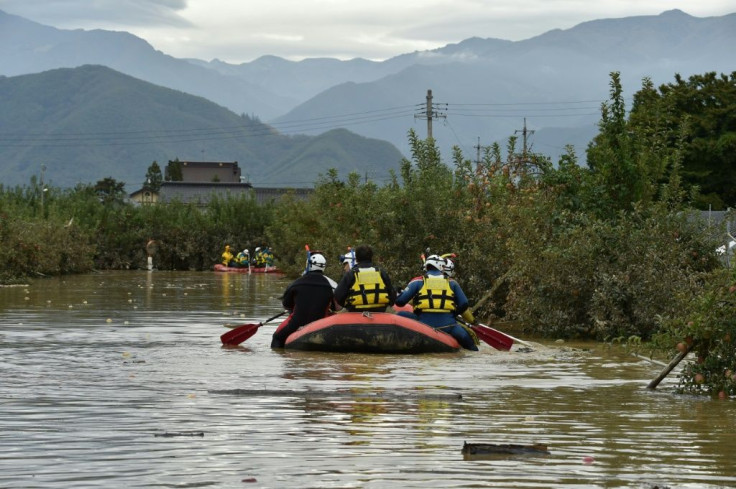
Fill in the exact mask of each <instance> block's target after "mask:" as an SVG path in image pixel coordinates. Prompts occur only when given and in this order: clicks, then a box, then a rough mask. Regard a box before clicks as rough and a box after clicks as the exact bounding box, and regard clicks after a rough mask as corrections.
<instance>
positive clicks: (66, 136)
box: [0, 90, 600, 147]
mask: <svg viewBox="0 0 736 489" xmlns="http://www.w3.org/2000/svg"><path fill="white" fill-rule="evenodd" d="M593 102H600V101H595V100H580V101H565V102H515V103H497V104H489V103H475V104H471V103H464V104H434V103H433V102H432V94H431V90H428V93H427V101H426V103H425V104H413V105H404V106H394V107H387V108H383V109H374V110H368V111H362V112H349V113H338V114H331V115H323V116H319V117H313V118H304V119H294V120H285V121H279V122H277V123H272V124H261V123H259V122H250V123H248V124H242V125H233V126H222V127H201V128H187V129H150V130H146V129H136V130H130V131H98V132H84V133H80V132H72V133H63V132H58V133H13V132H0V141H1V142H3V145H4V146H5V147H26V146H28V145H30V144H35V145H38V146H47V147H48V146H52V147H65V146H78V145H79V144H86V145H88V146H103V145H116V146H126V145H145V144H160V143H164V142H166V143H187V142H202V141H217V140H225V139H238V138H262V137H268V136H276V135H278V134H284V135H288V134H301V133H304V132H309V131H316V130H324V129H335V128H339V127H345V126H351V125H360V124H370V123H376V122H382V121H386V120H391V119H408V118H409V117H413V118H414V120H416V119H418V118H422V119H426V120H427V125H428V136H429V137H432V134H431V132H432V127H431V124H432V121H433V120H434V119H439V118H442V119H446V118H447V116H448V115H450V116H455V117H477V118H487V119H494V118H508V117H513V118H518V117H520V116H522V115H524V116H525V117H533V118H548V117H580V116H588V115H597V114H599V112H583V111H586V110H587V111H592V110H593V107H592V106H590V105H584V104H591V103H593ZM581 105H582V106H581ZM530 108H534V112H535V113H533V114H529V109H530ZM417 109H419V112H416V110H417ZM536 112H542V113H536ZM254 126H256V127H255V128H254Z"/></svg>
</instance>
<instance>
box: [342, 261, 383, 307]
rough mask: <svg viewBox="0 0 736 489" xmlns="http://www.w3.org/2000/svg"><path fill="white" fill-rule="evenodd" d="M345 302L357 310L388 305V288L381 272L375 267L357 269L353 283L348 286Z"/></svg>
mask: <svg viewBox="0 0 736 489" xmlns="http://www.w3.org/2000/svg"><path fill="white" fill-rule="evenodd" d="M345 303H346V305H348V306H352V307H354V308H355V309H357V310H360V309H372V308H375V307H378V306H388V304H389V299H388V290H387V289H386V284H385V283H384V282H383V278H381V272H380V271H379V270H376V269H375V268H359V269H357V270H356V271H355V283H353V286H352V287H350V292H348V297H347V299H346V300H345Z"/></svg>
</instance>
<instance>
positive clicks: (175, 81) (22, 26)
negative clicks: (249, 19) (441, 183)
mask: <svg viewBox="0 0 736 489" xmlns="http://www.w3.org/2000/svg"><path fill="white" fill-rule="evenodd" d="M482 34H483V33H479V36H480V35H482ZM734 45H736V14H730V15H726V16H722V17H710V18H696V17H692V16H690V15H688V14H686V13H684V12H682V11H679V10H672V11H668V12H664V13H662V14H660V15H658V16H642V17H627V18H622V19H604V20H596V21H591V22H586V23H583V24H579V25H577V26H575V27H573V28H571V29H567V30H553V31H549V32H547V33H545V34H542V35H540V36H537V37H534V38H531V39H527V40H524V41H518V42H511V41H505V40H500V39H493V38H482V37H475V38H471V39H467V40H465V41H463V42H460V43H458V44H451V45H448V46H445V47H443V48H440V49H436V50H432V51H422V52H414V53H408V54H404V55H401V56H397V57H395V58H391V59H389V60H386V61H383V62H373V61H367V60H363V59H354V60H350V61H340V60H335V59H307V60H304V61H300V62H291V61H287V60H284V59H281V58H277V57H273V56H264V57H262V58H259V59H257V60H255V61H253V62H250V63H243V64H240V65H232V64H228V63H224V62H222V61H218V60H212V61H208V62H207V61H202V60H192V59H176V58H173V57H171V56H168V55H166V54H164V53H161V52H159V51H156V50H154V49H153V48H152V47H151V46H150V45H149V44H148V43H146V42H145V41H143V40H141V39H139V38H137V37H135V36H133V35H131V34H128V33H121V32H110V31H103V30H93V31H83V30H74V31H69V30H60V29H56V28H54V27H49V26H44V25H41V24H37V23H35V22H31V21H29V20H26V19H23V18H21V17H17V16H13V15H9V14H6V13H4V12H2V11H0V74H2V75H5V76H7V77H11V78H5V79H0V101H2V104H3V105H2V107H3V111H2V112H4V113H3V114H0V138H2V139H3V140H5V141H6V142H8V141H9V144H3V145H1V146H0V176H2V178H3V182H4V183H6V184H7V183H25V182H27V178H28V175H29V174H33V173H37V167H38V166H39V165H40V164H41V163H45V164H46V165H47V167H48V168H49V170H48V171H49V173H50V174H51V175H52V176H53V178H54V180H55V181H58V182H60V181H70V182H71V181H73V182H76V181H80V180H82V181H89V180H90V179H92V178H93V177H95V178H96V176H97V175H100V172H98V171H97V170H96V167H95V166H94V165H100V164H102V162H104V163H105V166H106V168H105V169H106V170H107V169H109V168H112V169H115V172H114V173H112V176H113V177H115V178H120V179H122V180H124V181H126V182H133V181H135V180H131V178H133V177H132V176H130V175H133V174H134V175H139V174H140V175H141V177H140V178H141V179H142V177H143V175H144V174H145V168H147V166H148V165H149V164H150V163H151V161H153V160H158V161H159V163H162V162H163V163H165V161H166V160H168V159H173V158H174V157H179V158H180V159H189V160H197V159H205V160H213V159H222V160H227V161H233V160H237V161H239V162H240V163H241V166H243V167H244V168H245V171H246V173H247V174H248V175H249V176H251V179H252V180H253V181H254V183H256V184H257V183H258V181H257V180H256V178H258V179H263V181H264V182H266V183H269V184H289V182H292V183H296V182H297V181H299V183H300V184H301V183H303V182H302V180H301V179H302V178H307V180H309V181H310V183H311V182H313V181H314V178H311V179H310V178H309V177H310V176H311V177H316V175H317V174H318V173H319V172H320V171H319V168H323V167H324V165H325V164H327V163H332V162H335V163H339V164H337V165H332V166H335V167H338V168H339V169H340V170H341V171H347V169H348V168H359V169H360V170H361V173H365V174H366V175H368V176H370V177H373V178H378V179H381V178H386V176H387V174H388V170H389V169H391V168H396V167H397V161H396V160H397V154H398V153H397V152H396V148H398V150H400V151H401V152H402V153H403V154H408V148H407V138H406V134H407V132H408V130H409V129H410V128H414V129H415V130H416V131H417V132H418V133H419V134H420V136H424V135H426V131H427V125H428V124H427V117H426V106H425V105H424V104H425V102H426V96H427V90H429V89H431V90H432V94H433V108H434V110H435V113H434V114H435V116H436V118H435V119H433V120H432V128H433V136H434V137H435V139H437V141H438V144H439V145H440V148H441V149H442V151H443V154H445V155H447V156H449V151H450V147H451V146H452V145H458V146H460V147H461V149H462V150H463V151H464V153H465V154H466V156H468V157H472V158H474V157H475V154H476V153H475V152H476V146H478V145H479V144H480V145H482V146H486V145H489V144H491V143H493V142H500V143H501V144H502V145H505V141H506V140H507V139H508V137H509V136H511V135H514V134H516V135H519V136H520V137H521V130H522V128H523V127H524V123H525V120H526V125H527V127H528V130H529V132H528V133H527V134H528V135H529V138H528V140H529V145H530V146H531V150H532V151H536V152H540V153H544V154H548V155H550V156H552V157H553V158H556V156H557V155H558V154H560V153H561V152H562V151H563V149H562V148H563V146H564V145H565V144H574V145H575V146H576V148H577V151H578V154H579V155H580V156H581V160H583V161H584V148H585V146H586V144H587V142H588V141H589V140H590V138H591V137H592V136H593V135H594V134H595V133H596V132H597V127H596V122H597V121H598V119H599V115H600V112H599V107H600V103H601V102H602V101H604V100H606V99H607V97H608V92H609V86H608V83H609V73H610V72H611V71H620V72H621V75H622V76H621V78H622V81H623V84H624V89H625V90H626V92H627V93H628V94H633V92H635V91H636V90H638V89H639V88H640V86H641V79H642V78H643V77H649V78H651V79H652V80H653V81H654V82H655V83H656V84H660V83H668V82H671V81H673V79H674V75H675V73H679V74H681V75H682V76H684V77H687V76H689V75H691V74H696V73H705V72H708V71H716V72H728V73H730V72H731V71H733V70H734V69H736V50H734V49H733V46H734ZM84 65H104V66H107V67H109V68H111V69H112V70H115V71H116V72H119V73H114V72H113V71H110V70H101V69H100V68H99V67H91V66H84ZM81 66H84V68H79V69H78V70H59V71H55V72H47V73H41V72H45V71H47V70H54V69H57V68H78V67H81ZM80 70H81V71H80ZM34 73H36V74H38V73H41V74H38V75H30V74H34ZM121 74H125V75H129V76H130V77H134V78H137V79H139V80H142V81H145V82H149V83H151V84H155V85H159V86H160V87H168V88H170V89H174V90H178V91H180V92H185V93H186V94H191V95H196V96H198V97H203V98H204V99H207V100H208V101H211V102H214V104H219V106H221V107H219V109H220V110H221V111H222V112H221V113H218V111H217V110H215V107H213V106H214V104H209V103H207V100H203V99H201V98H198V97H192V96H190V95H185V93H176V92H172V91H171V90H169V91H166V90H162V89H161V88H160V87H152V86H151V85H148V84H145V83H141V82H139V81H138V80H133V79H131V78H129V77H124V76H121ZM20 75H29V76H26V77H23V76H20ZM85 76H90V77H92V78H93V79H95V80H98V85H97V86H95V87H94V89H95V90H97V91H96V92H87V90H88V89H90V88H91V87H92V85H91V84H90V83H84V77H85ZM65 77H69V79H70V80H74V81H75V83H76V84H77V85H76V88H73V87H71V86H69V84H64V83H63V79H64V78H65ZM99 80H106V82H100V81H99ZM47 83H61V86H62V87H64V88H65V90H56V89H53V88H51V87H50V86H49V85H47ZM105 83H108V84H110V85H112V86H115V87H118V90H122V91H123V92H125V93H127V95H125V96H123V95H122V94H121V93H115V92H110V91H108V92H105V90H104V88H105ZM23 86H26V87H27V88H26V89H23V88H22V87H23ZM31 87H35V91H34V89H31ZM139 91H142V93H144V94H145V97H138V96H137V95H136V94H137V93H138V92H139ZM20 92H22V93H23V97H22V98H17V97H19V95H18V94H19V93H20ZM94 93H96V94H97V95H98V97H95V96H94V95H93V94H94ZM174 95H177V96H178V97H177V96H174ZM117 96H119V97H120V98H119V100H118V104H119V105H118V106H111V105H110V104H109V103H106V102H109V99H111V98H116V97H117ZM9 97H12V98H9ZM52 98H57V100H56V102H54V103H52V102H51V100H50V99H52ZM22 100H24V101H25V104H26V105H22V104H21V101H22ZM47 103H49V104H51V105H52V106H53V107H54V108H55V109H56V111H55V112H54V113H49V114H45V112H44V107H45V104H47ZM95 104H101V105H99V106H98V107H95ZM172 104H173V105H172ZM8 107H11V108H12V109H11V113H8ZM83 107H84V108H83ZM24 113H25V114H24ZM202 113H206V114H208V115H207V116H206V117H204V118H203V116H202ZM215 113H218V115H217V116H214V114H215ZM64 114H67V116H66V117H64ZM157 114H158V115H157ZM224 114H227V115H224ZM47 115H48V117H47ZM72 121H74V122H75V123H74V124H72ZM260 121H265V122H268V123H269V126H266V125H263V124H262V123H261V122H260ZM30 124H33V125H32V126H31V125H30ZM243 127H247V128H248V130H253V131H254V132H253V134H256V135H262V134H268V135H269V137H268V138H266V139H268V141H269V143H267V142H266V141H260V140H261V139H264V138H259V137H255V138H254V137H251V138H247V137H242V134H241V133H239V132H237V131H241V130H244V129H243ZM256 127H257V128H256ZM103 128H104V130H103ZM235 128H237V129H235ZM336 128H346V129H349V131H352V132H349V131H338V132H333V131H331V130H333V129H336ZM206 129H209V130H210V131H211V133H204V132H200V131H204V130H206ZM136 130H138V131H141V132H140V133H139V134H144V132H145V134H146V139H142V138H136V136H135V131H136ZM41 131H43V132H41ZM73 131H79V134H81V135H86V138H87V139H80V140H78V141H72V142H71V143H70V144H69V147H67V148H59V144H58V142H57V143H53V144H52V142H51V141H50V140H43V143H44V144H40V142H41V140H40V139H39V136H38V134H43V135H44V136H46V135H48V134H54V133H56V134H63V135H64V136H63V137H64V138H70V136H69V135H70V134H73ZM85 131H86V132H85ZM177 131H178V132H177ZM185 131H189V133H186V132H185ZM228 131H233V133H228ZM532 131H533V132H532ZM102 132H105V133H108V132H109V133H112V134H115V135H116V136H115V138H112V137H110V138H107V139H105V138H100V137H97V138H94V137H92V136H90V134H92V135H95V134H97V136H99V134H100V133H102ZM9 133H10V134H15V136H13V137H14V138H15V139H13V138H11V139H10V140H8V139H7V134H9ZM213 133H214V134H213ZM323 133H324V134H323ZM205 134H206V135H205ZM284 134H292V136H285V135H284ZM297 134H304V135H310V136H316V135H321V136H320V137H319V138H317V139H312V138H308V137H306V136H298V135H297ZM356 134H357V135H359V136H363V137H362V138H361V137H358V136H356ZM20 136H24V137H25V138H26V139H25V140H21V139H18V138H19V137H20ZM57 137H58V136H57ZM78 137H80V138H81V137H83V136H78ZM34 138H35V139H34ZM344 138H347V139H344ZM365 138H369V139H365ZM255 140H259V141H258V143H257V144H256V143H254V141H255ZM378 140H382V141H387V142H389V143H391V144H392V145H393V146H395V148H391V149H386V148H390V147H391V145H386V144H385V143H382V142H381V141H378ZM91 141H94V144H93V143H92V142H91ZM287 141H288V142H289V143H290V144H287V143H286V142H287ZM65 144H66V142H65ZM302 145H303V146H302ZM44 148H45V149H44ZM327 148H330V150H331V153H330V152H327V153H324V154H322V151H327ZM346 148H352V149H346ZM374 148H378V149H376V150H375V151H373V149H374ZM355 151H360V152H361V153H362V152H366V153H368V154H370V155H371V156H370V157H366V158H365V160H364V161H360V156H359V155H356V154H355V153H354V152H355ZM57 152H58V153H60V154H58V155H56V153H57ZM272 152H273V153H272ZM51 153H54V154H55V156H54V158H55V159H54V160H50V159H46V161H44V154H46V155H50V154H51ZM378 155H380V156H378ZM374 158H380V159H379V160H376V159H374ZM343 159H351V160H352V163H351V164H347V165H345V166H342V163H344V162H343ZM75 160H76V161H77V162H78V163H79V164H75V163H74V162H75ZM368 160H370V161H371V162H373V163H372V165H368V163H369V161H368ZM93 161H94V162H97V163H91V162H93ZM364 164H365V165H368V166H366V167H362V166H361V165H364ZM57 165H58V166H60V167H64V168H65V170H64V171H65V172H70V173H68V174H67V173H64V176H63V180H62V175H61V174H58V173H54V172H53V171H52V168H56V166H57ZM90 165H92V166H90ZM80 166H81V167H82V168H83V170H84V171H81V172H76V170H75V169H77V168H79V167H80ZM128 167H130V168H131V170H130V171H128V170H127V168H128ZM140 168H143V172H142V173H140ZM275 169H278V171H276V170H275ZM90 170H94V171H92V172H91V171H90ZM299 175H303V176H299ZM104 176H108V175H107V174H102V175H101V176H100V178H102V177H104Z"/></svg>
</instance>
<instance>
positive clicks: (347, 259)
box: [340, 251, 355, 267]
mask: <svg viewBox="0 0 736 489" xmlns="http://www.w3.org/2000/svg"><path fill="white" fill-rule="evenodd" d="M340 261H341V262H342V263H343V265H344V264H346V263H347V264H348V265H350V266H351V267H352V266H353V265H355V252H354V251H350V252H348V253H346V254H344V255H341V256H340Z"/></svg>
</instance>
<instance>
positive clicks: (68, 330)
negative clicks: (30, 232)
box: [0, 271, 736, 489]
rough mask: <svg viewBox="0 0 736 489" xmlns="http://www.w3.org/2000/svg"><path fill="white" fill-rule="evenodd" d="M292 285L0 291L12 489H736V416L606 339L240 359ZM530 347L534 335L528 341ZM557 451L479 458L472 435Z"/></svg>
mask: <svg viewBox="0 0 736 489" xmlns="http://www.w3.org/2000/svg"><path fill="white" fill-rule="evenodd" d="M287 284H288V280H287V279H284V278H282V277H279V276H276V275H263V274H260V275H255V274H254V275H247V274H219V273H213V272H201V273H199V272H180V273H175V272H160V271H154V272H146V271H136V272H110V273H100V274H90V275H84V276H74V277H64V278H62V279H55V278H54V279H43V280H35V281H33V282H31V283H29V284H28V286H23V287H6V288H0V311H2V315H1V316H0V406H1V409H0V487H2V488H75V489H77V488H85V487H106V488H136V487H146V488H152V487H165V488H180V487H181V488H188V487H218V488H219V487H223V488H229V487H235V488H243V487H254V488H255V487H258V488H287V487H288V488H302V487H303V488H328V487H339V488H391V487H403V488H410V487H416V488H427V487H443V488H447V487H455V488H479V487H527V488H528V487H534V488H566V487H579V488H597V487H600V488H610V487H632V488H654V487H659V488H663V487H671V488H688V487H689V488H719V487H736V462H734V455H733V454H734V453H736V404H735V403H734V401H733V400H726V401H718V400H712V399H703V398H693V397H682V396H676V395H674V394H673V386H674V385H675V382H676V375H675V374H674V373H673V374H670V376H669V377H667V378H666V379H665V380H664V381H663V382H662V384H660V386H659V387H658V388H657V390H656V391H650V390H647V389H646V386H647V384H648V383H649V382H650V381H651V380H652V379H653V378H655V377H656V376H657V374H658V373H659V372H660V371H661V370H662V366H661V365H658V364H655V363H652V362H650V361H648V360H646V359H641V358H636V357H634V356H632V355H630V354H629V353H627V352H625V351H623V350H620V349H611V348H609V347H607V346H606V345H601V344H593V343H591V344H559V343H555V342H552V341H550V342H543V343H539V342H536V341H535V342H533V343H534V348H533V351H530V352H529V351H519V350H517V349H516V348H514V349H513V350H512V351H511V352H500V351H496V350H493V349H492V348H491V347H489V346H488V345H485V344H482V345H481V350H480V352H477V353H474V352H461V353H457V354H434V355H414V356H398V355H358V354H326V353H314V352H291V351H274V350H271V348H270V346H269V345H270V340H271V333H272V332H273V330H274V329H275V327H276V325H277V322H273V323H269V324H266V325H265V326H263V327H262V328H261V329H260V330H259V332H258V333H257V334H256V335H255V336H253V337H252V338H250V339H248V340H247V341H246V342H244V343H243V344H241V345H240V346H239V347H237V348H223V347H222V345H221V343H220V340H219V336H220V335H221V334H222V333H224V332H226V331H228V330H227V329H226V328H225V327H224V326H225V325H227V324H230V325H233V324H244V323H258V322H259V321H262V320H264V319H266V318H269V317H271V316H273V315H275V314H276V313H278V312H279V311H281V307H280V301H279V296H280V295H281V293H282V292H283V289H284V288H285V287H286V285H287ZM525 339H528V338H525ZM466 442H467V443H470V444H489V445H503V444H513V445H533V444H543V445H546V447H547V452H546V453H543V452H538V453H535V452H532V453H502V454H495V455H487V456H470V457H469V456H464V455H463V453H462V448H463V445H464V443H466Z"/></svg>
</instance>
